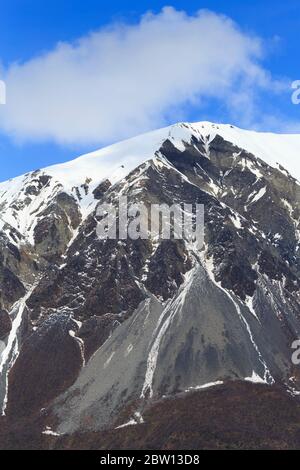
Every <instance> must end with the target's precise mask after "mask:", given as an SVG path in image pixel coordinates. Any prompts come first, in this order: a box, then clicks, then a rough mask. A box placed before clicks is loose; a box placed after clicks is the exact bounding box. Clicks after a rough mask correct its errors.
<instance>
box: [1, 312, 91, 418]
mask: <svg viewBox="0 0 300 470" xmlns="http://www.w3.org/2000/svg"><path fill="white" fill-rule="evenodd" d="M78 329H79V325H78V324H77V323H76V322H75V321H74V320H72V319H71V318H70V316H68V315H51V316H50V317H49V318H48V319H47V320H46V321H45V322H44V323H43V324H42V325H41V326H40V327H39V328H38V329H37V330H36V331H34V332H33V333H32V334H31V335H29V336H28V338H27V339H26V341H25V342H24V344H23V347H22V350H21V353H20V355H19V357H18V358H17V360H16V362H15V364H14V367H13V369H12V371H11V373H10V375H9V386H8V407H7V410H6V413H7V415H8V416H15V417H16V416H17V417H18V418H20V417H23V416H28V415H30V414H32V413H33V412H36V411H38V410H39V409H40V408H42V407H44V406H46V405H47V404H48V403H49V401H50V400H51V399H53V398H54V397H56V396H57V395H58V394H60V393H61V392H62V391H64V390H65V389H67V388H68V387H70V386H71V385H72V383H73V382H74V381H75V379H76V377H77V375H78V373H79V371H80V369H81V367H82V366H83V364H84V362H85V359H84V346H83V342H82V340H80V338H78V337H77V336H76V335H77V332H78Z"/></svg>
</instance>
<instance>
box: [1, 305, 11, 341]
mask: <svg viewBox="0 0 300 470" xmlns="http://www.w3.org/2000/svg"><path fill="white" fill-rule="evenodd" d="M11 326H12V321H11V319H10V316H9V314H8V313H7V311H6V310H0V340H4V339H5V338H6V337H7V335H8V334H9V332H10V330H11Z"/></svg>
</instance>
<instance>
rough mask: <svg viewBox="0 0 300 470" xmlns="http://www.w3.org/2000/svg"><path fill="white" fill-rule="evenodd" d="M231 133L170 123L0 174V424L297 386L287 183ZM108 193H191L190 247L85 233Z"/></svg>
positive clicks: (92, 228)
mask: <svg viewBox="0 0 300 470" xmlns="http://www.w3.org/2000/svg"><path fill="white" fill-rule="evenodd" d="M243 132H244V131H238V130H235V129H234V128H232V127H231V126H217V125H213V124H207V123H199V124H197V125H189V124H179V125H176V126H173V127H172V128H167V129H163V130H161V131H157V132H155V133H153V134H148V135H146V136H141V137H140V138H137V139H132V140H131V141H128V142H125V143H121V144H118V145H117V146H112V147H111V148H108V149H104V150H103V151H100V152H99V153H96V154H92V155H90V156H86V157H82V158H81V159H78V160H75V161H74V163H73V162H71V163H70V164H66V165H63V166H60V167H53V168H51V167H50V168H49V169H45V170H42V171H38V172H34V173H31V174H28V175H25V176H24V177H19V178H17V179H16V180H13V181H12V182H11V183H3V184H2V185H0V214H1V219H2V222H1V239H0V244H1V255H0V294H1V296H0V307H1V312H0V345H1V349H0V351H1V361H0V372H1V385H0V398H1V403H2V405H1V406H2V410H3V413H6V415H7V419H8V420H10V421H11V422H15V421H16V420H18V419H20V417H22V419H26V418H28V419H29V418H31V417H32V416H33V415H35V416H42V417H43V419H44V420H45V425H46V424H47V425H51V426H52V427H53V429H54V430H55V432H57V433H59V434H65V433H67V434H72V433H74V432H77V433H78V432H82V431H89V430H92V431H100V430H102V429H107V428H113V427H116V426H118V425H120V416H122V419H124V423H126V421H128V422H133V421H134V422H135V423H139V422H140V421H141V420H142V419H143V418H142V416H143V412H144V410H145V409H146V408H147V407H148V406H149V403H152V400H157V399H160V398H161V397H166V396H167V397H168V396H169V397H174V396H177V394H181V393H187V391H189V390H194V389H195V390H198V389H201V387H203V386H205V385H206V384H214V383H225V384H226V383H227V382H231V381H237V380H243V381H244V380H245V379H246V383H247V381H249V380H250V381H258V382H264V383H266V384H269V385H273V386H274V384H276V386H277V385H278V384H280V386H283V387H284V388H285V389H287V390H290V391H291V390H294V391H295V390H297V389H299V387H300V382H299V379H300V375H299V371H298V370H297V368H295V366H293V364H292V362H291V355H292V350H291V344H292V342H293V341H294V340H295V339H297V338H298V337H299V335H300V295H299V287H300V253H299V245H300V239H299V234H300V231H299V229H300V225H299V221H300V186H299V183H298V181H297V180H296V179H295V178H294V177H293V176H291V174H290V173H289V172H288V171H287V170H285V169H284V168H283V166H282V165H280V166H275V164H274V165H270V164H268V163H267V162H266V161H264V160H263V159H261V158H260V157H267V158H266V159H267V160H268V161H269V163H272V162H270V158H271V157H270V156H269V153H268V139H267V137H264V139H263V141H262V142H263V144H264V147H263V148H264V152H263V154H262V152H261V151H259V150H257V152H255V153H250V151H249V149H251V150H252V151H253V142H252V141H251V136H250V137H249V136H248V134H247V133H245V135H244V134H243ZM235 135H238V136H239V138H233V137H232V136H235ZM245 136H246V137H247V138H246V137H245ZM277 137H278V136H277ZM247 139H248V140H247ZM249 139H250V142H249ZM257 139H259V138H258V137H257V135H256V134H255V136H254V137H253V140H254V141H256V140H257ZM270 139H271V141H272V138H271V137H270ZM241 141H242V142H243V145H242V144H241ZM244 142H245V143H244ZM285 144H286V142H285V137H284V136H283V145H282V146H281V147H280V148H279V149H277V154H280V155H281V156H282V159H283V160H284V158H285V155H284V152H285ZM270 147H271V148H273V143H272V142H271V143H270ZM299 147H300V136H299ZM257 148H258V149H261V147H260V146H259V145H258V147H257ZM254 150H255V148H254ZM105 165H107V168H106V166H105ZM120 196H126V197H127V198H128V201H129V203H134V202H144V204H145V205H146V206H147V207H150V205H151V204H152V203H159V204H168V205H172V204H174V203H189V204H192V203H199V204H203V205H204V210H205V237H204V245H203V246H202V247H201V248H199V247H198V246H197V245H196V244H194V243H192V242H190V241H188V240H187V239H183V240H174V239H171V240H161V239H157V238H149V239H145V240H143V239H137V240H131V239H124V240H118V239H117V240H101V239H99V238H98V237H97V233H96V227H97V218H98V216H97V204H102V203H111V204H113V205H115V206H117V205H118V201H119V197H120ZM121 424H122V423H121Z"/></svg>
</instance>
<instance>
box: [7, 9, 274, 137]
mask: <svg viewBox="0 0 300 470" xmlns="http://www.w3.org/2000/svg"><path fill="white" fill-rule="evenodd" d="M262 52H263V51H262V45H261V42H260V40H259V39H258V38H256V37H253V36H250V35H247V34H244V33H243V32H242V31H240V30H239V28H238V27H237V26H236V25H235V24H234V23H233V22H232V21H231V20H230V19H228V18H226V17H224V16H221V15H217V14H214V13H212V12H209V11H206V10H201V11H199V12H198V13H197V14H195V15H194V16H189V15H187V14H186V13H185V12H180V11H176V10H175V9H174V8H172V7H166V8H164V9H163V10H162V11H161V13H159V14H156V15H155V14H151V13H147V14H145V15H144V16H143V17H142V18H141V19H140V22H139V23H138V24H135V25H126V24H114V25H112V26H110V27H107V28H102V29H100V30H99V31H97V32H93V33H91V34H89V35H87V36H86V37H83V38H81V39H79V40H78V41H77V42H75V43H72V44H68V43H59V44H58V45H57V46H56V48H55V49H54V50H53V51H50V52H48V53H46V54H43V55H41V56H38V57H36V58H33V59H32V60H30V61H28V62H25V63H21V64H12V65H11V66H10V67H9V69H8V70H6V74H5V80H6V84H7V104H6V106H3V107H2V108H1V110H0V113H1V114H0V128H2V130H3V131H5V132H7V133H9V134H10V135H12V136H14V137H15V138H17V139H21V140H28V139H29V140H31V139H33V140H43V139H53V140H55V141H57V142H60V143H65V144H78V143H79V144H80V143H82V144H85V143H89V144H90V143H95V144H100V143H105V142H108V141H113V140H118V139H121V138H124V137H128V136H131V135H133V134H138V133H140V132H142V131H145V130H148V129H153V128H156V127H159V126H161V125H164V124H165V122H166V120H167V119H168V118H170V117H171V120H173V121H176V120H178V119H177V118H178V116H179V115H182V116H183V117H184V112H181V111H182V110H183V109H185V107H186V106H187V105H189V104H193V103H197V104H198V105H199V106H201V102H202V101H203V100H205V99H206V98H209V97H214V98H220V99H221V100H224V103H226V102H227V104H228V106H232V107H237V108H239V107H245V103H246V104H247V106H246V107H248V108H249V106H248V104H249V99H248V98H249V96H250V95H249V96H248V95H247V90H248V89H251V88H256V87H258V88H260V87H268V86H269V85H270V78H269V76H268V74H267V73H266V72H265V71H264V69H263V68H262V67H261V66H260V65H259V64H260V61H261V59H262ZM245 87H246V88H245ZM245 90H246V91H245ZM249 109H250V108H249ZM249 109H248V112H249Z"/></svg>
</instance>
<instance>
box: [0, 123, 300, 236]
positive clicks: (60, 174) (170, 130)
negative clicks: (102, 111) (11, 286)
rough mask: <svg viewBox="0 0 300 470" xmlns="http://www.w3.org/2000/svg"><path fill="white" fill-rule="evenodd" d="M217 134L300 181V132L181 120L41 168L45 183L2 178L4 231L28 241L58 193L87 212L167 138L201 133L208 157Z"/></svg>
mask: <svg viewBox="0 0 300 470" xmlns="http://www.w3.org/2000/svg"><path fill="white" fill-rule="evenodd" d="M216 135H220V136H221V137H223V138H224V140H226V141H228V142H231V143H233V144H234V145H236V146H237V147H240V148H242V149H245V150H246V151H248V152H250V153H252V154H253V155H255V156H256V157H258V158H261V159H262V160H264V161H265V162H266V163H268V164H270V165H271V166H273V167H278V164H279V165H281V166H282V167H284V168H286V169H287V170H288V171H289V172H290V173H291V175H292V176H294V177H295V178H297V179H298V180H300V135H279V134H271V133H258V132H253V131H247V130H243V129H239V128H237V127H234V126H231V125H225V124H214V123H210V122H198V123H194V124H189V123H179V124H175V125H173V126H169V127H166V128H163V129H159V130H156V131H153V132H149V133H147V134H144V135H140V136H138V137H135V138H132V139H129V140H126V141H123V142H120V143H117V144H114V145H111V146H109V147H105V148H103V149H101V150H97V151H95V152H92V153H89V154H86V155H83V156H81V157H79V158H76V159H75V160H72V161H70V162H67V163H63V164H59V165H54V166H50V167H47V168H45V169H43V170H42V171H41V172H40V174H42V175H47V176H50V177H51V179H50V180H46V182H45V184H41V183H40V182H39V181H38V180H37V173H36V172H32V173H28V174H26V175H25V176H19V177H16V178H13V179H11V180H9V181H7V182H3V183H0V216H1V219H0V230H1V229H2V230H3V229H5V227H6V229H9V228H10V227H13V228H14V229H15V230H17V231H18V232H19V233H20V234H21V235H22V236H24V237H25V239H26V241H29V242H30V243H33V242H34V240H33V231H34V227H35V225H36V223H37V221H38V219H39V214H40V213H41V212H43V211H44V210H45V208H46V207H47V206H48V205H49V204H51V202H52V201H53V199H54V197H55V196H56V195H57V194H59V193H60V192H66V193H67V194H69V195H72V196H73V197H74V198H75V199H76V201H77V203H78V204H79V207H80V210H81V212H82V216H83V217H85V216H86V215H87V214H88V213H90V212H91V211H92V210H93V209H94V207H95V203H96V201H95V198H94V196H93V190H94V189H95V188H96V187H97V186H98V185H99V184H100V183H101V181H103V180H106V179H108V180H109V181H110V183H111V184H115V183H117V182H118V181H120V180H121V179H122V178H124V177H125V176H126V175H127V174H128V173H129V172H130V171H132V170H133V169H134V168H136V167H137V166H138V165H140V164H141V163H142V162H144V161H146V160H149V159H151V158H153V156H154V155H155V153H156V152H158V151H159V149H160V147H161V145H162V144H163V142H164V141H166V139H169V140H170V141H171V142H172V144H173V145H174V146H175V147H176V148H178V149H179V150H183V148H184V147H183V143H184V142H187V143H190V142H191V140H192V139H193V138H196V139H199V138H200V139H201V140H202V141H203V143H204V148H205V154H206V155H205V156H207V157H209V145H210V142H212V141H213V140H214V138H215V136H216ZM282 171H284V170H283V169H282ZM27 188H30V190H28V189H27ZM31 196H35V197H31ZM8 231H9V230H8Z"/></svg>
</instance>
